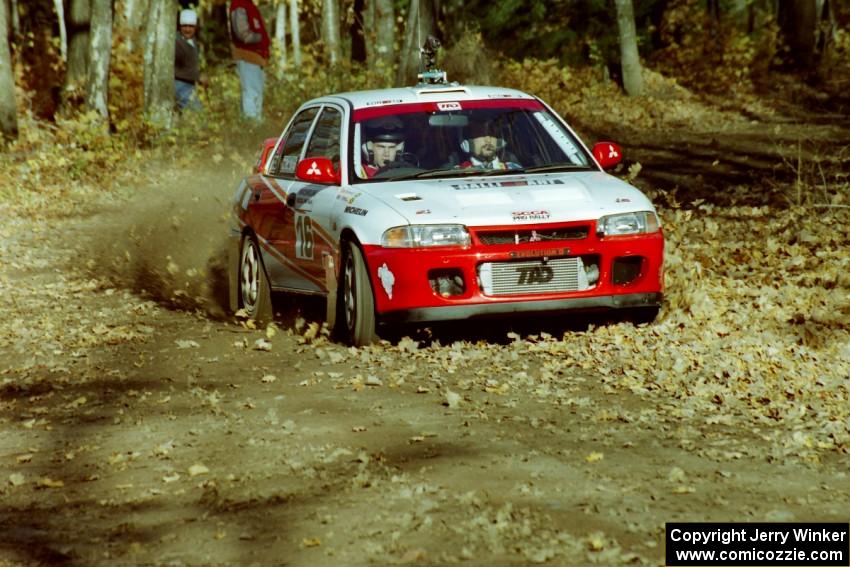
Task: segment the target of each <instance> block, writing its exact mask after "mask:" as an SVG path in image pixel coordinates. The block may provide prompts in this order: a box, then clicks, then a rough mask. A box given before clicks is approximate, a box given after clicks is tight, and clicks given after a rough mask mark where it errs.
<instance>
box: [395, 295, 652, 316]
mask: <svg viewBox="0 0 850 567" xmlns="http://www.w3.org/2000/svg"><path fill="white" fill-rule="evenodd" d="M659 305H661V293H629V294H625V295H607V296H600V297H580V298H575V299H545V300H538V301H523V302H516V301H515V302H510V303H494V304H493V303H491V304H487V303H478V304H473V305H448V306H444V307H422V308H416V309H408V310H406V311H392V312H390V313H388V314H386V315H384V317H383V321H384V322H386V323H424V322H432V321H456V320H459V319H479V318H486V317H502V316H508V315H521V314H523V313H529V314H530V313H558V312H561V311H597V310H607V309H626V308H631V307H654V306H659Z"/></svg>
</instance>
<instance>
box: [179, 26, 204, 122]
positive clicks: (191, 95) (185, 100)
mask: <svg viewBox="0 0 850 567" xmlns="http://www.w3.org/2000/svg"><path fill="white" fill-rule="evenodd" d="M197 30H198V14H196V13H195V11H194V10H180V33H178V34H177V39H176V42H175V44H174V93H175V96H176V99H177V109H178V110H181V111H182V110H184V109H189V110H201V108H202V107H201V101H200V99H198V93H197V92H196V90H195V88H196V86H197V84H198V83H199V82H204V79H203V76H202V75H201V58H200V52H201V46H200V45H199V43H198V38H197V37H195V35H196V34H197Z"/></svg>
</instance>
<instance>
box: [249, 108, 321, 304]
mask: <svg viewBox="0 0 850 567" xmlns="http://www.w3.org/2000/svg"><path fill="white" fill-rule="evenodd" d="M320 110H321V106H319V105H316V106H312V107H308V108H305V109H303V110H301V111H300V112H299V113H298V114H297V115H296V116H295V117H294V118H293V119H292V121H291V122H290V125H289V128H287V129H286V131H285V132H284V133H283V135H282V136H281V139H280V140H279V141H278V143H277V146H276V147H275V150H274V153H273V154H272V157H271V158H270V160H269V164H268V166H267V167H266V168H265V172H262V173H261V174H260V175H259V176H258V178H259V183H257V184H256V186H255V187H254V190H255V193H254V202H253V204H252V207H251V225H252V226H253V227H254V232H255V233H256V234H257V237H258V240H259V241H260V247H261V249H262V251H263V261H264V265H265V267H266V271H267V273H268V275H269V279H270V281H271V285H272V287H273V288H276V289H294V290H302V289H310V288H311V287H314V286H312V285H310V284H309V282H308V281H305V277H304V274H303V273H302V271H301V270H300V269H299V268H298V265H297V264H296V262H295V258H296V256H295V253H294V250H295V243H294V234H295V228H294V227H295V222H296V220H297V219H296V218H295V216H294V214H293V209H292V207H291V206H289V205H287V197H288V196H289V195H292V186H293V184H294V183H295V180H296V177H295V169H296V166H297V165H298V161H299V160H300V159H301V156H302V154H303V152H304V146H305V142H306V140H307V137H308V135H309V133H310V132H311V131H312V129H313V125H314V123H315V121H316V118H317V117H318V116H319V111H320ZM290 200H291V197H290Z"/></svg>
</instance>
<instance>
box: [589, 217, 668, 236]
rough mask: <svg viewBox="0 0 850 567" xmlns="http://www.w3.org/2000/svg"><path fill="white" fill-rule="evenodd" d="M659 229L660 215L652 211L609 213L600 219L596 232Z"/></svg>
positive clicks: (620, 232)
mask: <svg viewBox="0 0 850 567" xmlns="http://www.w3.org/2000/svg"><path fill="white" fill-rule="evenodd" d="M657 231H658V217H656V216H655V213H653V212H650V211H640V212H637V213H623V214H620V215H608V216H607V217H602V218H601V219H599V223H598V224H597V225H596V232H597V234H599V235H601V236H620V235H623V234H646V233H650V232H657Z"/></svg>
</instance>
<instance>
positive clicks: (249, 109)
mask: <svg viewBox="0 0 850 567" xmlns="http://www.w3.org/2000/svg"><path fill="white" fill-rule="evenodd" d="M236 71H237V72H238V73H239V84H240V85H241V87H242V114H244V115H245V116H246V117H248V118H252V119H254V120H261V119H262V118H263V88H264V86H265V83H266V74H265V71H263V68H262V67H260V66H259V65H254V64H253V63H248V62H247V61H242V60H241V59H237V60H236Z"/></svg>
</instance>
